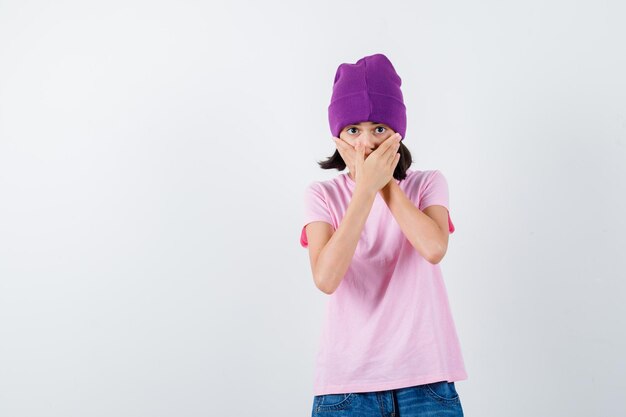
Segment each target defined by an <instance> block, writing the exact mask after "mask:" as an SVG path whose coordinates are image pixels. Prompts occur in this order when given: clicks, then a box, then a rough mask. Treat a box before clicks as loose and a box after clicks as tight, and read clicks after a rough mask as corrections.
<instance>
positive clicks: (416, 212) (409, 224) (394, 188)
mask: <svg viewBox="0 0 626 417" xmlns="http://www.w3.org/2000/svg"><path fill="white" fill-rule="evenodd" d="M379 192H380V193H381V196H382V198H383V199H384V200H385V203H386V204H387V206H388V207H389V210H390V211H391V213H392V214H393V217H394V218H395V219H396V221H397V222H398V225H399V226H400V228H401V229H402V232H403V233H404V235H405V236H406V238H407V239H408V240H409V242H411V245H412V246H413V247H414V248H415V250H417V251H418V252H419V253H420V254H421V255H422V256H423V257H424V259H426V260H427V261H428V262H430V263H431V264H437V263H439V262H441V260H442V259H443V257H444V255H445V254H446V251H447V250H448V237H449V229H448V210H447V209H446V208H445V207H444V206H441V205H431V206H429V207H426V208H425V209H424V211H421V210H420V209H419V208H417V207H415V204H413V202H412V201H411V200H410V199H409V198H408V197H407V196H406V194H404V192H403V191H402V189H401V188H400V186H399V185H398V184H396V182H395V181H390V182H389V183H388V184H387V185H386V186H385V187H383V188H382V189H381V190H380V191H379Z"/></svg>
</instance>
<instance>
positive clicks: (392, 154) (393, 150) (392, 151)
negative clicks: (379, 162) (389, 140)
mask: <svg viewBox="0 0 626 417" xmlns="http://www.w3.org/2000/svg"><path fill="white" fill-rule="evenodd" d="M399 147H400V146H399V145H398V144H393V145H392V146H390V147H389V149H388V150H387V152H386V153H385V154H383V155H384V156H385V157H387V159H386V161H387V163H388V164H389V165H391V164H393V160H394V159H395V158H396V155H400V154H399V153H398V148H399Z"/></svg>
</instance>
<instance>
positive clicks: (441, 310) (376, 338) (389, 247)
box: [300, 169, 467, 395]
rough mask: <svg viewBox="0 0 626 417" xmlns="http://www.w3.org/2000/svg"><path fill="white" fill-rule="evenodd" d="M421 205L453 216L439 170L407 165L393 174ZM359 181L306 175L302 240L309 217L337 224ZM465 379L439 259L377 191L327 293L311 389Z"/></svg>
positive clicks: (379, 387) (380, 387) (367, 389)
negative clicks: (412, 236)
mask: <svg viewBox="0 0 626 417" xmlns="http://www.w3.org/2000/svg"><path fill="white" fill-rule="evenodd" d="M394 181H396V183H397V184H398V185H399V187H400V188H401V189H402V190H403V191H404V193H405V194H406V196H407V197H408V198H409V199H410V200H411V201H412V202H413V203H414V204H415V206H416V207H418V208H419V209H420V210H423V209H425V208H426V207H428V206H431V205H435V204H436V205H441V206H444V207H445V208H446V209H447V210H448V226H449V231H450V233H452V232H454V230H455V228H454V225H453V223H452V219H451V218H450V207H449V201H448V198H449V197H448V184H447V181H446V179H445V177H444V176H443V174H442V173H441V172H440V171H439V170H431V171H418V170H411V169H409V170H407V177H406V178H405V179H404V180H402V181H398V180H396V179H394ZM355 186H356V184H355V182H354V181H353V180H352V178H350V176H349V175H348V173H343V174H340V175H338V176H337V177H335V178H333V179H331V180H327V181H314V182H312V183H310V184H309V185H308V186H307V188H306V191H305V193H304V202H305V210H304V224H303V227H302V231H301V234H300V244H301V246H302V247H304V248H306V247H308V241H307V236H306V225H307V224H309V223H311V222H314V221H323V222H327V223H329V224H330V225H332V227H333V228H334V229H335V230H337V228H338V227H339V224H340V223H341V220H342V218H343V216H344V214H345V212H346V209H347V208H348V205H349V203H350V200H351V197H352V192H353V191H354V188H355ZM464 379H467V373H466V371H465V366H464V362H463V357H462V353H461V347H460V344H459V340H458V338H457V334H456V329H455V325H454V320H453V317H452V314H451V311H450V307H449V304H448V296H447V291H446V287H445V284H444V281H443V276H442V273H441V267H440V265H439V264H435V265H433V264H431V263H430V262H428V261H427V260H426V259H424V258H423V257H422V256H421V254H420V253H419V252H418V251H417V250H416V249H415V248H414V247H413V246H412V245H411V243H410V242H409V241H408V239H407V238H406V236H405V235H404V233H403V232H402V230H401V229H400V226H399V225H398V223H397V222H396V220H395V218H394V217H393V215H392V214H391V211H390V210H389V208H388V207H387V204H386V203H385V201H384V200H383V198H382V197H381V195H380V193H377V194H376V198H375V200H374V203H373V205H372V209H371V211H370V213H369V216H368V218H367V221H366V222H365V226H364V227H363V231H362V233H361V237H360V239H359V242H358V244H357V247H356V251H355V254H354V256H353V259H352V262H351V264H350V266H349V268H348V270H347V272H346V274H345V276H344V278H343V280H342V281H341V283H340V284H339V286H338V287H337V289H336V290H335V292H333V293H332V294H331V295H329V296H328V301H327V305H326V313H325V317H324V322H323V326H322V332H321V340H320V343H319V347H318V353H317V357H316V361H315V377H314V384H313V391H314V395H324V394H342V393H355V392H372V391H382V390H390V389H396V388H403V387H410V386H414V385H421V384H427V383H431V382H437V381H443V380H446V381H450V382H452V381H460V380H464Z"/></svg>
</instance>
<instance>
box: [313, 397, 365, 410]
mask: <svg viewBox="0 0 626 417" xmlns="http://www.w3.org/2000/svg"><path fill="white" fill-rule="evenodd" d="M354 395H355V394H353V393H347V394H324V395H316V396H315V410H316V411H320V412H322V411H336V410H343V409H344V408H346V407H348V406H349V405H350V403H351V402H352V400H353V399H354Z"/></svg>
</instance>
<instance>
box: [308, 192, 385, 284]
mask: <svg viewBox="0 0 626 417" xmlns="http://www.w3.org/2000/svg"><path fill="white" fill-rule="evenodd" d="M375 198H376V192H372V191H369V190H366V189H365V188H362V189H361V188H359V186H358V184H357V186H356V188H355V190H354V193H353V194H352V199H351V200H350V203H349V205H348V208H347V210H346V213H345V215H344V217H343V219H342V220H341V224H340V225H339V227H338V228H337V230H336V231H335V232H334V233H333V234H332V236H331V237H330V239H329V240H328V241H327V242H326V244H325V245H324V246H323V247H322V248H321V250H319V253H316V254H315V255H313V252H310V253H311V268H312V269H313V278H314V280H315V284H316V285H317V287H318V288H319V289H320V290H321V291H322V292H324V293H326V294H332V293H333V292H335V290H336V289H337V287H338V286H339V284H340V283H341V280H342V279H343V277H344V276H345V274H346V271H347V270H348V267H349V266H350V263H351V262H352V257H353V256H354V252H355V251H356V247H357V244H358V243H359V238H360V237H361V233H362V231H363V227H364V226H365V222H366V220H367V217H368V216H369V213H370V211H371V209H372V205H373V204H374V199H375ZM311 226H312V224H309V225H307V228H306V231H307V236H309V231H313V230H320V229H315V228H314V227H311ZM316 240H317V239H316V238H315V237H314V236H312V237H309V241H316ZM309 248H310V250H314V246H313V245H310V246H309Z"/></svg>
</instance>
